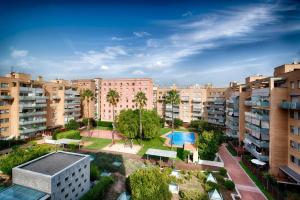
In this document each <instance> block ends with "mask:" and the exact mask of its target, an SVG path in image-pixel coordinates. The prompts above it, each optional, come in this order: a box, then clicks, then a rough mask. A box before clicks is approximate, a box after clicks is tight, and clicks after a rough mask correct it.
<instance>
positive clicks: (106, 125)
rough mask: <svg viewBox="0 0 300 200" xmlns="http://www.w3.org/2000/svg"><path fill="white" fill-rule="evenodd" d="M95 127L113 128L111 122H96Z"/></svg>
mask: <svg viewBox="0 0 300 200" xmlns="http://www.w3.org/2000/svg"><path fill="white" fill-rule="evenodd" d="M97 126H103V127H113V125H112V122H106V121H97Z"/></svg>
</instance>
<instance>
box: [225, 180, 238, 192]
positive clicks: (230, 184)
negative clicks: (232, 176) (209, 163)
mask: <svg viewBox="0 0 300 200" xmlns="http://www.w3.org/2000/svg"><path fill="white" fill-rule="evenodd" d="M223 185H224V187H225V188H226V189H227V190H234V188H235V184H234V182H233V181H231V180H225V182H224V183H223Z"/></svg>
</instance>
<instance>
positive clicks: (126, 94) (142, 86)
mask: <svg viewBox="0 0 300 200" xmlns="http://www.w3.org/2000/svg"><path fill="white" fill-rule="evenodd" d="M110 89H114V90H116V91H117V92H118V93H119V94H120V101H119V103H118V105H117V106H116V107H115V114H116V115H118V114H119V113H120V111H121V110H123V109H135V108H136V103H135V102H134V101H133V100H134V96H135V95H136V93H137V92H139V91H142V92H144V93H145V94H146V97H147V99H148V100H147V105H146V106H145V109H153V82H152V79H150V78H129V79H103V80H101V92H100V94H101V98H100V99H101V100H100V101H101V105H100V110H101V120H103V121H112V120H113V115H112V113H113V110H112V106H111V105H110V104H109V103H108V102H107V101H106V95H107V93H108V91H109V90H110Z"/></svg>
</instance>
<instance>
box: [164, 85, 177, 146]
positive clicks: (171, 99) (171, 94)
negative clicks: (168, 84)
mask: <svg viewBox="0 0 300 200" xmlns="http://www.w3.org/2000/svg"><path fill="white" fill-rule="evenodd" d="M166 103H167V104H171V106H172V138H171V139H172V141H171V148H173V132H174V112H173V111H174V110H173V107H174V106H175V105H179V104H180V97H179V93H178V91H177V90H170V91H168V93H167V95H166Z"/></svg>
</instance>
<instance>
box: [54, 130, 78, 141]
mask: <svg viewBox="0 0 300 200" xmlns="http://www.w3.org/2000/svg"><path fill="white" fill-rule="evenodd" d="M62 138H67V139H75V140H79V139H80V138H81V136H80V132H79V131H76V130H70V131H65V132H60V133H57V134H56V139H57V140H58V139H62Z"/></svg>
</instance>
